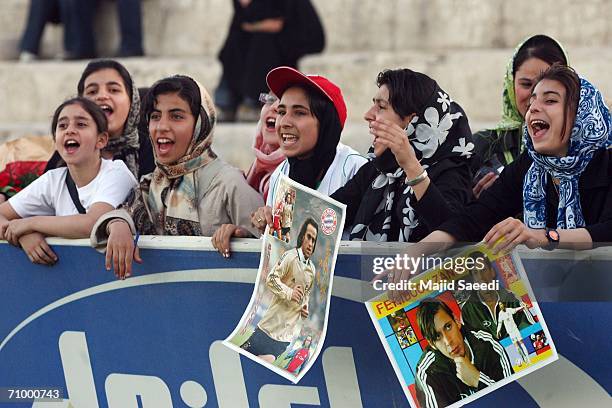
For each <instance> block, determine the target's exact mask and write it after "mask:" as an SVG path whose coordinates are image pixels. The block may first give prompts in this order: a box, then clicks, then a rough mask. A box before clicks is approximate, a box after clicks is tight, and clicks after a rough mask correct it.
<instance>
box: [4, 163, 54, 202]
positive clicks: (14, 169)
mask: <svg viewBox="0 0 612 408" xmlns="http://www.w3.org/2000/svg"><path fill="white" fill-rule="evenodd" d="M46 164H47V163H46V162H41V161H18V162H13V163H9V164H7V165H6V168H5V169H4V170H3V171H2V172H0V192H2V193H4V194H6V195H7V196H9V197H11V196H13V195H15V194H16V193H17V192H19V191H21V190H22V189H23V188H24V187H26V186H27V185H28V184H30V183H31V182H33V181H34V180H36V179H37V178H38V177H39V176H40V175H41V174H42V173H43V171H44V170H45V166H46Z"/></svg>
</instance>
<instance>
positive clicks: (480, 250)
mask: <svg viewBox="0 0 612 408" xmlns="http://www.w3.org/2000/svg"><path fill="white" fill-rule="evenodd" d="M419 259H422V261H421V262H425V261H424V259H426V258H419ZM427 259H428V260H427V262H428V263H433V264H434V265H435V266H433V267H432V266H430V265H429V264H428V265H422V270H425V272H423V273H422V274H420V275H417V276H415V277H414V278H412V279H411V280H410V281H409V282H408V285H407V286H408V287H407V288H404V289H405V292H404V296H403V297H402V301H399V302H401V303H396V302H394V301H393V300H391V299H390V298H389V296H388V292H384V293H382V294H381V295H379V296H377V297H376V298H374V299H372V300H370V301H368V302H366V308H367V310H368V313H369V315H370V317H371V319H372V322H373V323H374V326H375V328H376V331H377V333H378V336H379V338H380V340H381V342H382V344H383V347H384V349H385V351H386V353H387V356H388V358H389V360H390V361H391V364H392V365H393V368H394V370H395V373H396V375H397V377H398V379H399V381H400V383H401V385H402V388H403V390H404V393H405V395H406V398H407V399H408V401H409V403H410V406H411V407H413V408H417V407H418V408H431V407H447V406H450V407H458V406H462V405H464V404H467V403H469V402H471V401H474V400H476V399H478V398H480V397H481V396H483V395H486V394H488V393H490V392H493V391H494V390H496V389H498V388H500V387H502V386H504V385H505V384H508V383H510V382H512V381H515V380H517V379H518V378H520V377H522V376H524V375H527V374H529V373H531V372H533V371H535V370H537V369H539V368H541V367H544V366H545V365H547V364H549V363H551V362H553V361H555V360H556V359H557V352H556V349H555V345H554V343H553V340H552V338H551V336H550V333H549V331H548V328H547V327H546V323H545V322H544V318H543V316H542V313H541V311H540V308H539V306H538V304H537V302H536V300H535V299H534V296H533V292H532V290H531V287H530V285H529V282H528V280H527V275H526V273H525V270H524V269H523V266H522V263H521V261H520V258H519V256H518V253H517V251H516V250H514V251H513V252H512V253H510V254H498V255H497V254H496V255H494V254H493V253H491V252H490V250H489V249H488V248H487V247H486V246H485V245H484V244H479V245H476V246H471V247H469V248H468V249H464V250H462V251H461V252H460V253H459V254H458V255H456V256H452V257H446V258H436V257H431V258H427Z"/></svg>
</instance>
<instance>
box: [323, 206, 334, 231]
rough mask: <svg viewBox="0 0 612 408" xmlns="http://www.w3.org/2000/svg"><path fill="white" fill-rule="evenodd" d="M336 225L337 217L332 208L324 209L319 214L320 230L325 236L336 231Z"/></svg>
mask: <svg viewBox="0 0 612 408" xmlns="http://www.w3.org/2000/svg"><path fill="white" fill-rule="evenodd" d="M337 224H338V217H337V216H336V211H335V210H333V209H332V208H326V209H325V211H323V214H321V230H322V231H323V233H324V234H325V235H331V234H333V233H334V231H336V225H337Z"/></svg>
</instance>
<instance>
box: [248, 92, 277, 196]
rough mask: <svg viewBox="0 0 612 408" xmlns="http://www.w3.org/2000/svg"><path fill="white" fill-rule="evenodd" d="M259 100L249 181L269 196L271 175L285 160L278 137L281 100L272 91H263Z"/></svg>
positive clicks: (264, 194) (262, 193)
mask: <svg viewBox="0 0 612 408" xmlns="http://www.w3.org/2000/svg"><path fill="white" fill-rule="evenodd" d="M259 101H260V102H262V103H263V106H262V107H261V112H260V115H259V122H257V129H256V131H255V140H254V141H253V152H254V153H255V161H254V162H253V164H252V165H251V167H250V168H249V171H248V172H247V183H249V185H250V186H251V187H253V188H254V189H255V190H257V191H259V193H260V194H261V195H262V196H263V199H264V201H265V200H266V198H267V197H268V191H269V189H270V176H271V175H272V172H274V170H275V169H276V167H277V166H278V165H279V164H280V163H281V162H282V161H283V160H285V155H284V154H283V151H282V149H281V148H280V144H279V142H278V138H277V137H276V116H277V114H278V103H279V100H278V98H276V96H274V95H273V94H271V93H262V94H261V95H260V96H259Z"/></svg>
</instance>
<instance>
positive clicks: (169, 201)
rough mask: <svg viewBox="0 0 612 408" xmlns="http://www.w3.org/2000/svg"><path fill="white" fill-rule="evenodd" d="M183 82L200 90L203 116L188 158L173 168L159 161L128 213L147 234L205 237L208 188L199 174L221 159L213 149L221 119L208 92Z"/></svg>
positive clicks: (182, 158)
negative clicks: (201, 209)
mask: <svg viewBox="0 0 612 408" xmlns="http://www.w3.org/2000/svg"><path fill="white" fill-rule="evenodd" d="M182 78H187V79H188V80H190V81H193V83H194V84H195V85H196V86H197V87H198V89H199V91H200V97H201V105H200V113H199V115H198V117H197V120H196V124H195V128H194V131H193V137H192V141H191V144H190V145H189V147H188V148H187V152H186V154H185V156H183V157H181V158H180V159H179V160H178V161H177V162H176V163H174V164H171V165H165V164H162V163H160V162H159V161H157V157H156V164H157V166H156V167H155V170H154V171H153V173H152V174H149V175H147V176H144V177H143V178H142V180H141V182H140V188H139V189H138V190H135V191H134V194H132V195H131V196H130V198H129V199H128V202H127V204H126V206H127V209H128V211H129V212H130V214H132V218H133V219H134V223H135V224H136V227H137V228H138V229H139V231H140V232H141V233H143V234H156V235H201V227H200V221H199V216H198V197H197V191H198V189H205V188H206V186H198V185H197V183H196V174H195V172H196V170H198V169H199V168H201V167H204V166H206V165H207V164H209V163H210V162H211V161H213V160H214V159H215V158H216V157H217V156H216V154H215V153H214V152H213V151H212V148H211V144H212V139H213V133H214V127H215V123H216V120H217V118H216V112H215V106H214V103H213V100H212V98H211V97H210V95H209V94H208V92H207V91H206V89H205V88H203V87H202V86H200V85H199V84H198V83H197V82H196V81H195V80H193V79H192V78H189V77H182ZM154 86H155V85H153V87H154ZM152 143H154V142H153V141H152ZM154 152H155V150H154Z"/></svg>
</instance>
